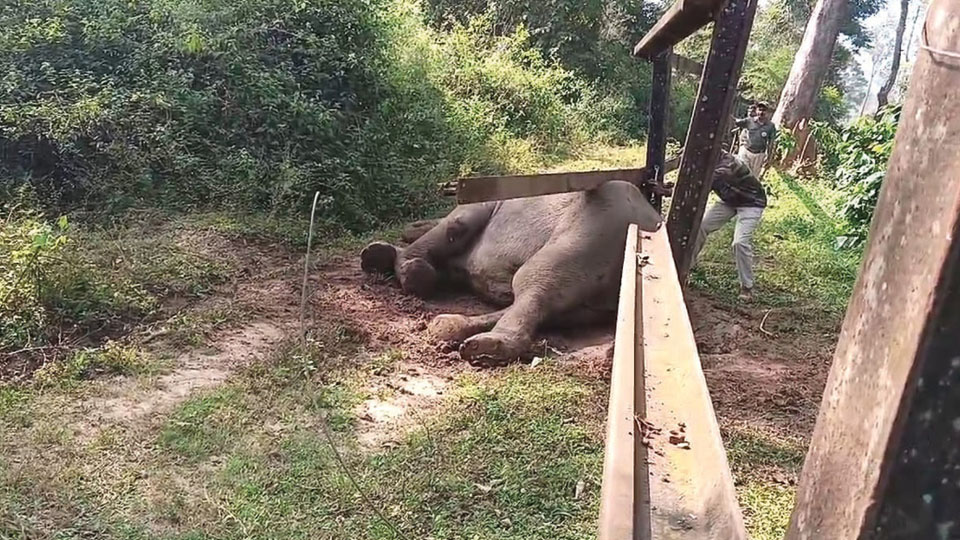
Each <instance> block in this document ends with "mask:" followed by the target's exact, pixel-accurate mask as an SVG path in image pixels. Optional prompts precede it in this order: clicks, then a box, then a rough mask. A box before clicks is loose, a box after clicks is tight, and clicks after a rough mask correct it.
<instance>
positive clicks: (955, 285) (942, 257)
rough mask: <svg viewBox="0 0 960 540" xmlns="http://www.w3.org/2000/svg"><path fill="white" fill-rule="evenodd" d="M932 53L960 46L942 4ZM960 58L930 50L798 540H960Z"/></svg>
mask: <svg viewBox="0 0 960 540" xmlns="http://www.w3.org/2000/svg"><path fill="white" fill-rule="evenodd" d="M926 34H927V39H928V40H929V46H930V47H931V48H934V49H939V50H946V51H958V50H960V9H958V7H957V4H956V2H955V0H934V2H933V3H932V4H931V5H930V8H929V10H928V14H927V23H926ZM958 156H960V60H957V59H956V58H953V57H950V56H948V55H944V54H940V53H938V52H934V51H932V50H921V51H920V52H919V53H918V56H917V61H916V64H915V67H914V70H913V74H912V75H911V77H910V89H909V91H908V94H907V100H906V103H905V105H904V109H903V113H902V115H901V121H900V126H899V129H898V132H897V137H896V141H895V144H894V149H893V154H892V156H891V158H890V165H889V169H888V171H887V176H886V179H885V180H884V183H883V188H882V190H881V193H880V199H879V202H878V203H877V207H876V210H875V213H874V219H873V223H872V225H871V230H870V237H869V240H868V246H867V252H866V255H865V256H864V260H863V263H862V265H861V268H860V275H859V277H858V279H857V284H856V286H855V289H854V294H853V297H852V298H851V300H850V305H849V308H848V310H847V315H846V318H845V320H844V323H843V329H842V333H841V336H840V342H839V344H838V346H837V350H836V353H835V355H834V360H833V366H832V368H831V370H830V376H829V378H828V380H827V385H826V389H825V390H824V394H823V401H822V403H821V405H820V413H819V417H818V419H817V424H816V427H815V429H814V433H813V438H812V441H811V445H810V449H809V451H808V453H807V458H806V461H805V463H804V467H803V472H802V473H801V476H800V485H799V489H798V492H797V499H796V500H797V506H796V508H795V509H794V512H793V516H792V518H791V521H790V527H789V530H788V534H787V538H788V539H791V540H800V539H808V538H870V539H875V540H886V539H914V538H916V539H921V538H922V539H927V538H929V539H940V538H944V539H953V538H960V158H958Z"/></svg>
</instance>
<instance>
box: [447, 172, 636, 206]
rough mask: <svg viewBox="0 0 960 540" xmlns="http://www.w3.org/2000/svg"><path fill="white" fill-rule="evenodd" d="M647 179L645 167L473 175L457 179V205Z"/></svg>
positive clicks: (634, 182) (586, 188)
mask: <svg viewBox="0 0 960 540" xmlns="http://www.w3.org/2000/svg"><path fill="white" fill-rule="evenodd" d="M650 176H652V175H651V174H650V173H649V172H648V171H647V169H646V168H643V169H613V170H606V171H587V172H561V173H547V174H522V175H516V176H474V177H470V178H460V179H458V180H457V203H459V204H469V203H477V202H485V201H496V200H503V199H517V198H520V197H537V196H539V195H551V194H554V193H568V192H570V191H586V190H589V189H595V188H597V187H598V186H600V185H601V184H603V183H606V182H610V181H611V180H623V181H625V182H631V183H633V184H636V185H640V184H642V183H643V182H644V181H646V180H647V178H649V177H650Z"/></svg>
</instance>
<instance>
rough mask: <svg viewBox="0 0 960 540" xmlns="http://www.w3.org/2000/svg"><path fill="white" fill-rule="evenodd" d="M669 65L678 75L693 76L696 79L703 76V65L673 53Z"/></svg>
mask: <svg viewBox="0 0 960 540" xmlns="http://www.w3.org/2000/svg"><path fill="white" fill-rule="evenodd" d="M671 65H672V66H673V69H675V70H677V71H679V72H680V73H686V74H687V75H693V76H695V77H698V78H699V77H700V76H701V75H703V64H701V63H700V62H697V61H696V60H692V59H690V58H687V57H686V56H683V55H680V54H677V53H673V59H672V61H671Z"/></svg>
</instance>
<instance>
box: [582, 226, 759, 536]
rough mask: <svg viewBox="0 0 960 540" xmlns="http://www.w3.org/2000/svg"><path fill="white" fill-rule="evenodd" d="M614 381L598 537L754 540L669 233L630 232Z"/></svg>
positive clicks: (615, 355)
mask: <svg viewBox="0 0 960 540" xmlns="http://www.w3.org/2000/svg"><path fill="white" fill-rule="evenodd" d="M610 384H611V389H610V405H609V409H608V418H607V440H606V450H605V454H604V468H603V484H602V486H601V490H600V497H601V498H600V530H599V533H600V534H599V536H598V537H599V538H600V539H601V540H613V539H616V540H635V539H642V540H646V539H657V540H660V539H667V538H669V539H676V540H705V539H716V540H721V539H722V540H742V539H746V538H747V536H746V532H745V531H744V526H743V519H742V517H741V514H740V508H739V506H738V505H737V497H736V491H735V489H734V485H733V478H732V475H731V474H730V468H729V465H728V463H727V458H726V453H725V451H724V448H723V442H722V440H721V438H720V428H719V427H718V425H717V420H716V415H715V414H714V411H713V405H712V403H711V401H710V395H709V393H708V391H707V385H706V380H705V379H704V376H703V371H702V370H701V367H700V358H699V356H698V354H697V347H696V342H695V341H694V337H693V329H692V327H691V326H690V320H689V317H688V315H687V311H686V306H685V304H684V301H683V293H682V291H681V289H680V282H679V281H678V280H677V273H676V268H675V267H674V264H673V256H672V254H671V253H670V244H669V240H668V239H667V235H666V231H664V230H663V229H661V230H659V231H657V232H655V233H648V232H639V233H638V231H637V228H636V226H631V227H630V229H629V231H628V234H627V246H626V249H625V255H624V265H623V275H622V278H621V290H620V306H619V311H618V314H617V334H616V341H615V345H614V359H613V370H612V372H611V381H610ZM671 430H673V431H674V432H675V433H676V435H673V434H672V433H671Z"/></svg>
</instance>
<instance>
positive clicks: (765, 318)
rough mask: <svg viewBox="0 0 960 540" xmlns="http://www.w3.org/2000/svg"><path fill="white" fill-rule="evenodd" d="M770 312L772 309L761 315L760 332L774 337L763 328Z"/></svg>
mask: <svg viewBox="0 0 960 540" xmlns="http://www.w3.org/2000/svg"><path fill="white" fill-rule="evenodd" d="M771 311H773V310H772V309H768V310H767V312H766V313H765V314H764V315H763V320H762V321H760V331H761V332H763V333H764V334H766V335H768V336H771V337H772V336H773V335H774V334H773V332H770V331H768V330H766V329H765V328H764V327H763V323H765V322H767V317H769V316H770V312H771Z"/></svg>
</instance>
